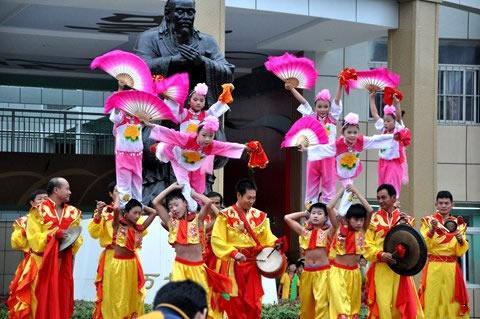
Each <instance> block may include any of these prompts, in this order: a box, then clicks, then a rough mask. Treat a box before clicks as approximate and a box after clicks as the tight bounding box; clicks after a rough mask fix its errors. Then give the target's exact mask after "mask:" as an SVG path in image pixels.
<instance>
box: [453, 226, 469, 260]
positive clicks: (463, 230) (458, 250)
mask: <svg viewBox="0 0 480 319" xmlns="http://www.w3.org/2000/svg"><path fill="white" fill-rule="evenodd" d="M458 231H459V233H460V234H462V238H463V244H462V245H460V244H459V243H458V241H457V239H456V238H455V239H454V240H455V241H456V245H455V254H456V255H457V256H458V257H460V256H463V255H464V254H465V253H466V252H467V250H468V248H469V247H470V244H469V242H468V241H467V226H462V227H459V230H458Z"/></svg>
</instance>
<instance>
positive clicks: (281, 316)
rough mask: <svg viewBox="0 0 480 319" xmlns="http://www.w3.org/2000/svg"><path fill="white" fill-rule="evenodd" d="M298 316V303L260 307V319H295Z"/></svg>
mask: <svg viewBox="0 0 480 319" xmlns="http://www.w3.org/2000/svg"><path fill="white" fill-rule="evenodd" d="M299 314H300V305H299V303H298V302H296V303H283V304H273V305H263V307H262V319H297V318H298V315H299Z"/></svg>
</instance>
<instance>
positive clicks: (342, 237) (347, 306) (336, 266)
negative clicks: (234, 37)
mask: <svg viewBox="0 0 480 319" xmlns="http://www.w3.org/2000/svg"><path fill="white" fill-rule="evenodd" d="M346 190H347V191H349V192H351V193H352V194H353V195H354V196H356V197H357V198H358V199H359V201H360V204H353V205H352V206H350V208H348V210H347V212H346V215H345V218H344V219H343V218H341V217H340V216H337V214H336V210H335V206H336V204H337V202H338V200H339V199H340V196H342V193H343V190H340V191H339V192H338V193H337V195H336V196H335V198H334V199H332V201H331V202H330V203H329V204H328V206H327V210H328V215H329V218H330V221H331V223H332V225H333V227H334V229H335V230H336V234H335V236H334V238H333V242H332V245H331V248H330V254H329V257H330V260H331V265H332V267H331V268H330V274H329V288H330V291H329V293H330V296H329V300H330V306H329V308H330V311H329V312H330V318H332V319H358V318H359V316H360V309H361V307H362V275H361V273H360V267H359V262H360V258H361V257H362V255H363V254H364V253H365V241H364V234H365V231H366V229H367V227H368V225H369V224H370V217H371V215H372V212H373V209H372V207H371V206H370V205H369V204H368V202H367V200H366V199H365V198H364V197H363V196H362V194H360V192H359V191H358V190H357V189H356V188H355V186H353V185H349V186H347V189H346Z"/></svg>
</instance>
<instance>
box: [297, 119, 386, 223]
mask: <svg viewBox="0 0 480 319" xmlns="http://www.w3.org/2000/svg"><path fill="white" fill-rule="evenodd" d="M358 123H359V118H358V114H355V113H348V114H347V115H346V116H345V118H344V123H343V126H342V136H340V137H339V138H338V139H337V140H336V141H335V143H331V144H318V145H313V146H309V147H307V148H306V149H307V151H308V160H309V161H316V160H320V159H324V158H327V157H331V156H335V158H336V172H337V177H338V178H339V180H340V182H341V183H342V185H343V187H346V186H347V185H351V184H353V179H354V178H356V177H357V176H358V175H359V174H360V173H361V171H362V162H361V160H360V153H361V152H362V151H363V150H369V149H381V148H384V149H388V148H391V147H393V144H394V143H395V141H394V134H381V135H373V136H363V135H361V134H360V133H359V130H360V127H359V124H358ZM299 147H300V150H304V149H305V148H304V146H303V145H300V146H299ZM350 197H351V193H350V192H348V191H347V192H345V194H344V196H343V198H342V200H341V202H340V208H339V214H340V215H342V216H343V215H345V213H346V211H347V209H348V207H349V206H350V203H351V202H350Z"/></svg>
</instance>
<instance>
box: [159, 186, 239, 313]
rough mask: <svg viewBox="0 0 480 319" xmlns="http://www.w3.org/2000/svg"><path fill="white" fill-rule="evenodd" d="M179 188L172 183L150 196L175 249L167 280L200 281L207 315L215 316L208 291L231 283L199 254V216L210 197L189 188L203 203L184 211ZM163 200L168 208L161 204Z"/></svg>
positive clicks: (208, 206)
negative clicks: (154, 195)
mask: <svg viewBox="0 0 480 319" xmlns="http://www.w3.org/2000/svg"><path fill="white" fill-rule="evenodd" d="M181 189H182V186H180V185H179V184H178V183H173V184H172V185H170V186H169V187H167V188H166V189H165V190H163V191H162V192H161V193H160V194H159V195H158V196H157V197H156V198H155V199H154V200H153V205H154V206H155V208H156V209H157V211H158V214H159V216H160V218H161V219H162V221H163V222H164V223H165V225H166V226H167V228H168V242H169V243H170V245H172V246H173V248H174V249H175V254H176V256H175V262H174V264H173V267H172V276H171V280H172V281H181V280H187V279H190V280H192V281H194V282H196V283H198V284H199V285H201V286H202V287H203V288H204V289H205V291H206V292H207V297H208V300H209V308H210V310H211V311H210V316H211V317H216V316H215V314H214V311H213V310H212V306H213V305H212V304H211V302H210V299H211V294H212V291H217V292H220V293H221V292H229V291H230V289H231V283H230V281H229V279H228V278H227V277H224V276H220V275H218V274H216V273H215V272H214V271H213V270H211V269H210V268H208V267H207V266H206V265H205V262H204V260H203V258H202V253H203V247H202V234H201V232H203V231H204V228H203V220H204V218H205V216H206V215H207V214H208V212H209V211H210V209H211V208H212V201H211V200H210V199H209V198H208V197H206V196H204V195H201V194H198V193H197V192H195V191H194V190H192V197H193V198H194V199H195V200H197V201H199V202H202V203H203V205H202V208H201V209H200V212H199V213H198V214H196V213H191V212H188V208H187V207H188V204H187V201H186V199H185V197H183V194H182V192H181ZM164 200H165V205H166V207H167V208H168V211H167V208H165V206H164V205H163V204H162V202H163V201H164ZM203 236H204V234H203ZM217 317H218V316H217ZM219 318H221V316H220V317H219Z"/></svg>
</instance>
